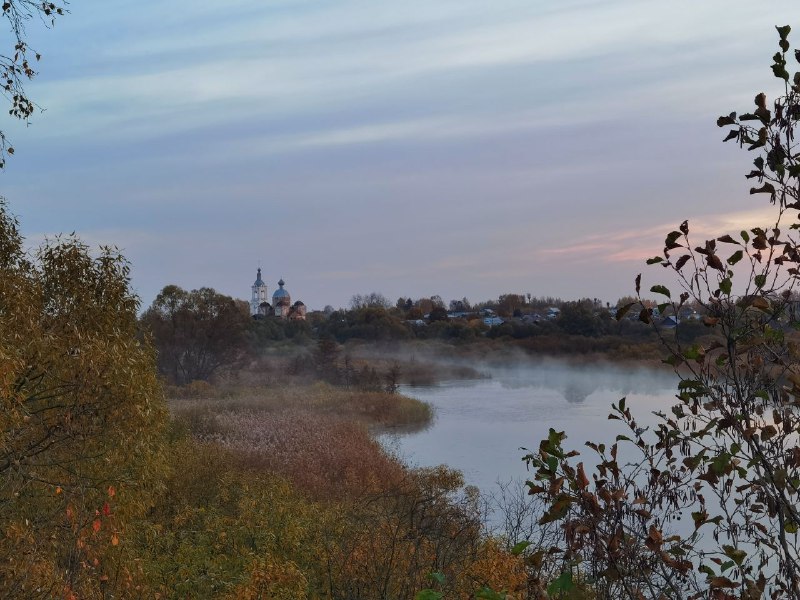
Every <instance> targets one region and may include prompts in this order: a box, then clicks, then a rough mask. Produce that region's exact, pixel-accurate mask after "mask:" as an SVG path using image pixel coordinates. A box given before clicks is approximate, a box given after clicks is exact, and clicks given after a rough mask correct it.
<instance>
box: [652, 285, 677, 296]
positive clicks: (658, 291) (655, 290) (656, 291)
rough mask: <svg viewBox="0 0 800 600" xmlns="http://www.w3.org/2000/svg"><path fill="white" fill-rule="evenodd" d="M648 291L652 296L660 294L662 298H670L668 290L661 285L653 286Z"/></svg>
mask: <svg viewBox="0 0 800 600" xmlns="http://www.w3.org/2000/svg"><path fill="white" fill-rule="evenodd" d="M650 291H651V292H653V293H654V294H661V295H663V296H666V297H667V298H671V297H672V296H671V295H670V292H669V290H668V289H667V288H666V287H664V286H663V285H654V286H653V287H651V288H650Z"/></svg>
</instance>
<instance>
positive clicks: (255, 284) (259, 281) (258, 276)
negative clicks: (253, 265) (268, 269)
mask: <svg viewBox="0 0 800 600" xmlns="http://www.w3.org/2000/svg"><path fill="white" fill-rule="evenodd" d="M262 285H264V280H263V279H261V267H258V274H257V275H256V282H255V283H254V284H253V287H261V286H262Z"/></svg>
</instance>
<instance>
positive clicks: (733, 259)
mask: <svg viewBox="0 0 800 600" xmlns="http://www.w3.org/2000/svg"><path fill="white" fill-rule="evenodd" d="M743 256H744V252H742V251H741V250H737V251H736V252H734V253H733V254H731V255H730V256H729V257H728V264H729V265H731V266H733V265H735V264H736V263H738V262H739V261H740V260H742V257H743Z"/></svg>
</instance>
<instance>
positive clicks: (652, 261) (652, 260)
mask: <svg viewBox="0 0 800 600" xmlns="http://www.w3.org/2000/svg"><path fill="white" fill-rule="evenodd" d="M663 261H664V259H663V258H661V257H660V256H654V257H653V258H648V259H647V264H648V265H656V264H658V263H660V262H663Z"/></svg>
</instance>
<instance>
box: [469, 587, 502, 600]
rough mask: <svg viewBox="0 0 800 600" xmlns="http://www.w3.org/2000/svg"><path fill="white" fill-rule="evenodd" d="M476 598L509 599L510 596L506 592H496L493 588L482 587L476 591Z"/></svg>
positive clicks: (481, 599)
mask: <svg viewBox="0 0 800 600" xmlns="http://www.w3.org/2000/svg"><path fill="white" fill-rule="evenodd" d="M475 598H477V599H478V600H507V598H508V596H506V595H505V594H504V593H500V592H495V591H494V590H493V589H492V588H489V587H486V586H484V587H482V588H481V589H479V590H478V591H477V592H475Z"/></svg>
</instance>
